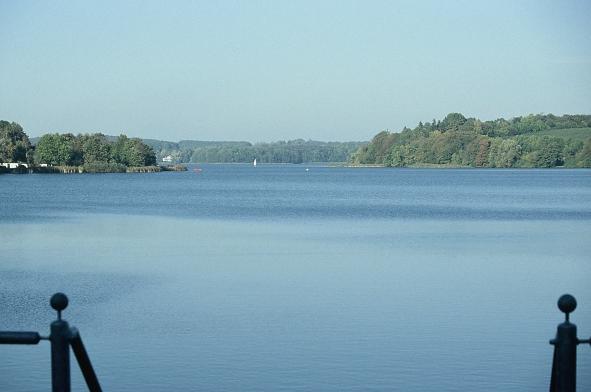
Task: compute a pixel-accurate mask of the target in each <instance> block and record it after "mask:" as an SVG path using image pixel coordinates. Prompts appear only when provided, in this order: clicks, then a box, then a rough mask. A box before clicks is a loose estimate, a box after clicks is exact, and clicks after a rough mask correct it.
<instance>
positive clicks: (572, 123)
mask: <svg viewBox="0 0 591 392" xmlns="http://www.w3.org/2000/svg"><path fill="white" fill-rule="evenodd" d="M590 127H591V115H564V116H554V115H552V114H548V115H542V114H538V115H529V116H525V117H515V118H512V119H510V120H505V119H503V118H500V119H498V120H493V121H480V120H478V119H475V118H466V117H464V116H463V115H462V114H460V113H450V114H448V115H447V116H446V117H445V118H444V119H443V120H442V121H436V120H433V121H432V122H427V123H424V124H423V123H422V122H421V123H419V124H418V125H417V126H416V127H415V128H414V129H409V128H404V129H403V130H402V131H401V132H399V133H392V132H387V131H383V132H380V133H378V134H377V135H376V136H375V137H374V138H373V139H372V141H371V142H370V143H369V144H367V145H364V146H362V147H360V148H359V149H358V150H357V151H356V152H355V153H354V154H353V155H352V156H351V163H353V164H379V165H385V166H393V167H404V166H430V165H443V166H446V165H447V166H467V167H557V166H565V167H591V128H590Z"/></svg>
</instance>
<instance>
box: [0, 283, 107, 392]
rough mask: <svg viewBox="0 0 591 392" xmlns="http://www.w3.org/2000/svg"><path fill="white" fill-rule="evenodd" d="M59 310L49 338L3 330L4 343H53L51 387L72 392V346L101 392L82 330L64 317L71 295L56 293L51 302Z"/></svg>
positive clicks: (91, 382)
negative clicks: (43, 341)
mask: <svg viewBox="0 0 591 392" xmlns="http://www.w3.org/2000/svg"><path fill="white" fill-rule="evenodd" d="M49 302H50V304H51V307H52V308H54V309H55V310H56V311H57V320H55V321H54V322H52V323H51V327H50V331H51V333H50V335H49V337H43V336H40V335H39V333H38V332H14V331H0V344H37V343H39V341H40V340H49V341H50V342H51V390H52V392H70V388H71V387H70V346H72V351H74V355H75V356H76V359H77V361H78V364H79V365H80V370H81V371H82V375H83V376H84V380H85V381H86V385H87V386H88V390H89V391H90V392H101V391H102V389H101V386H100V384H99V382H98V378H97V377H96V374H95V372H94V369H93V368H92V363H91V362H90V358H89V357H88V354H87V353H86V349H85V348H84V344H83V343H82V338H81V337H80V333H79V332H78V330H77V329H76V328H73V327H70V325H69V324H68V322H67V321H66V320H62V310H64V309H65V308H66V307H67V306H68V297H66V295H65V294H62V293H56V294H54V295H53V296H52V297H51V300H50V301H49Z"/></svg>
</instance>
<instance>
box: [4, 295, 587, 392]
mask: <svg viewBox="0 0 591 392" xmlns="http://www.w3.org/2000/svg"><path fill="white" fill-rule="evenodd" d="M50 304H51V307H52V308H54V309H55V310H57V320H55V321H54V322H52V323H51V333H50V335H49V336H48V337H44V336H41V335H39V333H38V332H14V331H0V344H38V343H39V342H40V341H41V340H49V341H50V342H51V384H52V391H53V392H70V347H71V348H72V351H73V352H74V355H75V356H76V360H77V361H78V365H79V366H80V370H81V371H82V375H83V376H84V379H85V381H86V385H87V386H88V389H89V390H90V391H91V392H101V391H102V390H101V386H100V384H99V382H98V379H97V377H96V374H95V372H94V369H93V368H92V364H91V362H90V358H89V357H88V354H87V353H86V349H85V348H84V344H83V343H82V338H81V337H80V333H79V332H78V330H77V329H76V328H74V327H70V326H69V324H68V322H67V321H65V320H62V310H64V309H65V308H66V307H67V306H68V297H66V295H65V294H62V293H57V294H54V295H53V296H52V297H51V300H50ZM576 307H577V301H576V300H575V297H573V296H572V295H569V294H565V295H563V296H562V297H560V298H559V299H558V308H559V309H560V310H561V311H562V312H563V313H564V314H565V321H564V322H563V323H561V324H559V325H558V329H557V331H556V338H555V339H552V340H550V344H552V345H553V346H554V358H553V360H552V377H551V380H550V392H576V388H577V387H576V385H577V346H578V345H579V344H581V343H589V344H591V339H585V340H581V339H579V338H577V326H576V325H575V324H573V323H571V322H570V313H572V312H573V311H574V310H575V309H576Z"/></svg>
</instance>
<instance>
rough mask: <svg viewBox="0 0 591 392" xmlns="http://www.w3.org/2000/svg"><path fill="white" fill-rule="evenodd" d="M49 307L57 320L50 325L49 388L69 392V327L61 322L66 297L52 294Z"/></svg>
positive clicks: (55, 391)
mask: <svg viewBox="0 0 591 392" xmlns="http://www.w3.org/2000/svg"><path fill="white" fill-rule="evenodd" d="M50 304H51V307H52V308H54V309H55V310H57V320H55V321H54V322H53V323H51V334H50V335H49V340H50V341H51V386H52V390H53V392H70V342H69V338H70V326H69V325H68V322H67V321H65V320H62V310H64V309H65V308H66V307H67V306H68V297H66V296H65V295H64V294H62V293H57V294H54V295H53V296H52V297H51V300H50Z"/></svg>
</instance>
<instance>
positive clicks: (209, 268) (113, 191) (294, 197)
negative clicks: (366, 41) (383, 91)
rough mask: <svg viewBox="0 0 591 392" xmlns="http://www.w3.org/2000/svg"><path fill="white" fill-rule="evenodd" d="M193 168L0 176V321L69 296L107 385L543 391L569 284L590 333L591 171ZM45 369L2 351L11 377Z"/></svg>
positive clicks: (44, 374) (23, 321)
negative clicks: (559, 306)
mask: <svg viewBox="0 0 591 392" xmlns="http://www.w3.org/2000/svg"><path fill="white" fill-rule="evenodd" d="M306 167H308V168H309V169H310V170H309V171H306V170H305V168H306ZM201 168H202V169H203V171H202V172H199V173H198V172H195V171H193V170H190V171H188V172H181V173H169V172H167V173H157V174H104V175H2V176H0V241H1V242H0V329H2V330H34V331H40V332H42V333H43V334H46V333H48V328H49V323H50V322H51V321H52V320H53V319H54V318H55V313H54V312H53V311H52V310H51V308H50V307H49V306H48V299H49V297H50V296H51V294H52V293H54V292H56V291H63V292H65V293H67V294H68V295H69V297H70V306H69V308H68V309H66V311H65V312H64V317H65V318H66V319H67V320H68V321H70V322H71V323H72V324H73V325H75V326H76V327H78V329H79V330H80V331H81V334H82V337H83V339H84V340H85V343H86V346H87V350H88V351H89V354H90V356H91V359H92V361H93V364H94V366H95V368H96V371H97V373H98V376H99V379H100V381H101V383H102V384H103V387H104V389H105V390H112V391H165V390H179V391H183V390H185V391H191V390H203V391H261V390H267V391H277V390H286V391H347V390H352V391H361V390H364V391H365V390H376V391H381V390H400V391H540V390H546V389H547V387H548V383H549V378H550V370H551V360H552V346H550V345H549V344H548V340H549V339H550V338H552V337H553V336H554V334H555V331H556V325H557V324H558V323H559V322H561V320H562V319H563V317H562V315H561V314H560V313H559V311H558V309H557V308H556V300H557V298H558V297H559V296H560V295H561V294H563V293H565V292H569V293H572V294H574V295H575V296H576V297H577V299H578V302H579V306H578V309H577V310H576V311H575V312H574V313H573V315H572V320H573V321H574V322H575V323H577V324H578V326H579V335H580V337H581V338H586V337H588V335H591V284H590V278H591V256H590V255H591V171H590V170H428V169H423V170H420V169H416V170H415V169H391V170H390V169H378V168H375V169H371V168H364V169H351V168H327V167H318V166H303V165H294V166H286V165H284V166H282V165H269V166H265V165H259V167H256V168H253V167H251V166H249V165H203V166H201ZM72 359H73V358H72ZM578 361H579V363H578V374H579V378H578V385H579V390H581V391H583V390H591V349H590V348H589V347H588V346H579V354H578ZM49 364H50V362H49V344H48V343H47V342H41V343H40V345H39V346H7V345H3V346H0V390H2V391H47V390H49V388H50V366H49ZM74 365H75V362H73V366H74ZM72 373H73V387H74V389H75V390H83V389H84V388H83V387H84V383H83V380H82V378H81V376H80V373H79V371H78V369H77V368H73V372H72Z"/></svg>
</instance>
